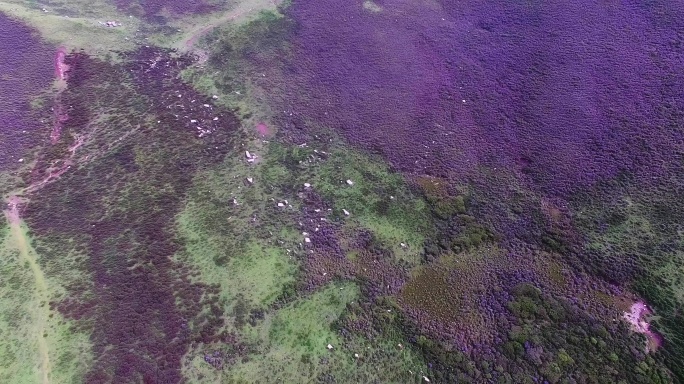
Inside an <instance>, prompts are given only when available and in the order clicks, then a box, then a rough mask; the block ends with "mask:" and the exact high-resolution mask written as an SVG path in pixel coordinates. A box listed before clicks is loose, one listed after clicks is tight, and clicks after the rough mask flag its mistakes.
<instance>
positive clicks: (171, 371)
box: [26, 48, 239, 383]
mask: <svg viewBox="0 0 684 384" xmlns="http://www.w3.org/2000/svg"><path fill="white" fill-rule="evenodd" d="M123 59H124V60H123V61H122V64H116V65H115V64H109V63H107V62H103V61H99V60H97V59H94V58H90V57H88V56H87V55H86V54H83V53H72V54H70V55H68V56H67V58H66V63H67V64H68V65H69V66H70V69H69V72H68V88H67V89H66V90H65V91H64V93H63V94H62V97H63V101H64V102H65V103H66V105H69V108H68V111H67V112H68V114H69V119H68V120H66V121H65V123H64V127H63V132H62V137H61V139H60V142H58V143H57V144H55V145H54V146H53V148H56V149H54V150H52V151H46V152H45V153H44V154H43V157H42V158H41V159H40V162H39V166H38V167H37V171H36V172H40V171H41V169H44V168H45V167H41V164H46V163H47V164H52V163H54V162H55V161H57V159H55V158H54V157H55V156H59V155H63V154H64V152H65V150H62V151H60V150H59V149H58V148H60V147H62V148H64V147H66V146H69V145H70V142H73V141H74V140H75V138H77V137H81V138H84V140H83V141H84V144H83V145H82V147H80V148H79V149H78V151H77V153H78V152H80V153H81V157H78V156H77V157H75V158H72V161H75V162H77V164H73V165H72V168H71V169H70V171H69V172H66V173H64V174H63V175H62V177H61V178H60V179H59V180H58V181H56V182H53V183H50V184H46V186H45V187H44V188H43V189H40V190H39V191H38V192H36V193H35V194H34V195H33V196H32V203H31V204H30V205H29V206H28V208H27V210H26V221H27V223H28V224H29V226H30V228H31V229H32V230H33V231H34V234H35V235H37V238H38V239H39V241H38V243H37V251H38V252H39V254H41V256H42V257H43V260H42V263H43V264H44V265H48V266H50V265H53V266H54V267H52V269H48V271H49V272H48V273H49V274H56V275H59V274H60V273H61V271H60V269H59V268H60V267H59V266H61V268H65V266H69V263H70V262H69V259H70V258H72V257H73V255H74V254H79V255H82V258H79V257H78V256H77V257H76V260H75V261H73V262H72V264H71V265H72V267H76V268H78V269H80V270H81V271H82V275H81V276H82V278H81V280H78V281H73V282H71V283H70V284H69V286H68V289H69V295H68V296H67V297H65V298H64V299H63V300H60V301H58V302H53V303H51V306H52V307H53V308H56V309H58V310H59V311H60V312H62V313H64V315H66V316H67V317H69V318H73V319H75V320H77V324H79V326H80V327H83V329H86V330H88V331H90V332H91V334H92V342H93V345H94V347H93V353H94V355H95V356H96V362H95V364H94V366H93V367H92V368H91V370H90V372H89V374H88V376H87V378H86V381H87V382H88V383H107V382H117V383H134V382H135V383H139V382H148V383H175V382H179V381H180V380H181V373H180V361H181V358H182V357H183V355H184V354H185V353H186V352H187V351H188V348H189V346H190V345H192V344H193V343H196V342H204V343H209V342H211V341H215V340H223V336H221V335H219V334H218V330H219V328H220V327H221V325H222V324H223V320H222V319H221V317H220V315H221V313H222V311H221V310H220V309H219V307H218V304H217V301H216V299H217V298H216V288H215V287H210V286H206V285H202V284H198V283H192V282H191V281H190V276H189V272H190V271H189V269H188V268H187V267H185V266H183V265H180V264H178V263H175V262H173V261H172V260H171V257H172V256H173V255H174V253H175V252H177V251H178V250H179V249H181V247H182V243H181V242H180V241H178V240H176V239H174V235H173V226H174V223H175V221H174V220H175V214H176V213H177V211H178V210H179V209H180V203H181V202H182V200H183V198H184V194H185V192H186V190H187V188H189V186H190V185H191V182H192V177H193V174H194V172H195V171H198V170H200V169H202V168H203V167H207V166H210V165H211V164H215V163H216V162H217V161H219V160H221V159H222V158H223V156H224V155H225V153H226V151H228V150H229V149H230V148H232V147H233V145H232V141H231V139H229V138H230V137H233V136H234V133H235V130H236V128H237V127H238V124H239V123H238V121H237V120H236V119H235V118H234V117H233V116H232V115H231V114H230V113H226V112H221V111H215V110H214V109H213V108H211V107H209V106H204V105H203V104H207V105H209V103H211V98H209V97H206V96H202V95H199V94H197V93H196V92H194V91H193V90H192V89H191V88H190V87H188V86H187V85H184V84H183V83H180V82H177V81H176V76H177V74H178V71H179V70H180V69H182V68H183V67H184V66H186V65H187V63H188V62H189V61H188V60H187V58H182V57H181V58H174V57H172V56H171V53H170V52H166V51H163V50H159V49H154V48H149V49H145V48H141V49H140V50H139V51H137V52H135V53H133V54H127V55H124V56H123ZM213 117H219V119H217V120H213ZM191 119H192V120H196V121H199V124H202V125H203V126H204V128H205V129H209V128H212V129H214V130H213V131H212V132H211V133H210V134H209V135H200V132H198V131H199V130H198V129H197V124H195V123H192V122H191ZM95 121H99V122H100V124H102V125H96V124H94V122H95ZM103 127H106V129H102V128H103ZM33 177H36V175H35V173H34V176H33ZM52 257H60V258H61V260H60V261H59V262H58V263H56V262H55V261H54V260H50V258H52Z"/></svg>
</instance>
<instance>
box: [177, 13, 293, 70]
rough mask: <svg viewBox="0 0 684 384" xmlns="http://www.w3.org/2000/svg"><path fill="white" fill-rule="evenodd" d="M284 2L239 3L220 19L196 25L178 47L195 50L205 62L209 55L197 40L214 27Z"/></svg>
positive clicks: (189, 50) (200, 59)
mask: <svg viewBox="0 0 684 384" xmlns="http://www.w3.org/2000/svg"><path fill="white" fill-rule="evenodd" d="M281 3H282V0H252V1H243V2H241V3H239V4H238V6H237V7H236V8H235V9H233V10H232V11H230V12H228V13H226V14H225V15H223V16H221V17H219V18H218V19H215V20H213V21H211V22H209V23H207V24H203V25H200V26H197V27H195V28H194V29H193V30H191V31H190V33H189V34H188V35H187V37H186V38H184V39H183V40H181V42H180V43H179V46H178V48H179V49H180V50H181V52H191V51H193V52H195V54H197V56H199V63H200V64H202V63H204V62H205V61H206V60H207V58H208V55H207V53H206V52H204V50H202V49H199V48H197V47H196V46H195V45H196V43H197V41H198V40H199V39H200V38H201V37H202V36H204V35H206V34H207V33H209V32H210V31H211V30H212V29H214V28H216V27H218V26H220V25H222V24H224V23H227V22H230V21H234V20H236V19H238V18H241V17H243V16H246V15H247V14H250V13H253V12H255V11H260V10H264V9H269V8H274V9H275V8H277V7H278V5H280V4H281Z"/></svg>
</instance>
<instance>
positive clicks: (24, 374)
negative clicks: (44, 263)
mask: <svg viewBox="0 0 684 384" xmlns="http://www.w3.org/2000/svg"><path fill="white" fill-rule="evenodd" d="M0 235H1V236H2V244H1V245H0V276H1V277H0V308H2V311H0V313H2V316H0V338H1V339H2V340H3V342H2V343H0V381H2V382H5V383H18V384H21V383H46V382H49V383H76V382H82V381H83V376H84V374H85V372H86V371H87V369H88V367H89V365H90V364H91V363H92V356H91V353H90V347H91V346H90V341H89V340H88V335H87V334H85V333H81V332H78V331H77V330H76V329H75V328H74V324H72V322H70V321H68V320H66V319H64V318H63V317H62V316H61V315H60V314H59V313H58V312H57V311H55V310H53V309H52V308H51V306H50V304H49V301H50V300H52V299H53V298H54V297H55V296H56V295H54V296H53V293H58V292H61V291H63V288H62V287H60V286H59V285H58V284H57V282H55V280H54V279H50V278H46V277H45V276H44V275H43V274H42V272H41V271H40V269H39V268H40V266H39V265H38V264H37V261H36V260H35V256H36V254H35V251H34V250H33V248H32V247H31V245H30V239H29V238H28V234H27V233H26V230H25V227H17V228H14V229H11V228H10V227H9V226H7V225H5V226H3V227H2V228H1V229H0ZM19 236H21V237H23V239H22V238H18V237H19Z"/></svg>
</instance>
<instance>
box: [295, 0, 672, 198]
mask: <svg viewBox="0 0 684 384" xmlns="http://www.w3.org/2000/svg"><path fill="white" fill-rule="evenodd" d="M378 5H380V6H381V7H382V10H381V11H380V12H370V11H368V10H367V9H365V8H364V7H362V6H361V4H359V3H358V2H335V1H330V2H325V3H323V4H321V3H320V2H315V3H314V2H306V1H300V2H294V3H293V5H292V7H290V8H289V9H288V13H289V15H290V16H291V17H292V18H293V19H294V20H295V21H296V22H297V23H298V28H297V34H296V38H295V44H296V47H297V53H298V55H300V59H299V60H298V61H297V64H298V65H297V66H296V67H293V68H292V70H293V71H294V72H295V73H296V75H297V76H298V79H301V80H302V81H303V83H298V84H297V86H298V87H300V86H303V87H304V90H305V91H306V93H304V94H303V95H302V96H298V95H296V94H290V95H288V96H289V97H291V99H289V101H290V103H291V107H292V109H293V111H294V112H299V113H301V114H302V115H304V116H307V117H312V116H315V117H316V118H317V120H318V121H319V122H321V123H325V124H326V125H329V126H331V127H334V128H336V129H337V130H339V131H340V132H343V133H344V134H345V135H346V136H347V137H348V138H349V139H350V140H352V141H353V142H356V143H359V144H362V145H364V146H365V147H367V148H370V149H375V150H378V151H380V152H383V153H384V154H385V155H386V156H387V158H388V159H389V160H390V161H391V162H392V164H393V165H394V166H395V167H396V168H397V169H400V170H402V171H405V172H411V173H413V172H415V173H421V174H432V175H435V176H443V177H452V178H463V177H477V172H479V171H480V170H481V167H483V166H486V167H488V168H493V167H506V168H507V169H510V170H511V171H512V172H515V173H516V174H518V175H519V177H525V176H524V175H527V177H529V180H531V181H533V182H534V183H535V185H538V186H539V187H540V188H542V189H543V190H544V191H546V192H547V193H550V194H552V195H561V196H567V194H568V193H570V192H571V191H573V189H576V188H577V187H581V186H586V185H591V184H592V183H594V182H596V181H597V180H601V179H605V178H610V177H613V176H615V175H616V173H617V172H618V171H620V170H624V171H627V172H635V173H638V175H639V176H640V177H644V178H647V181H649V182H650V181H651V177H652V176H654V177H664V176H665V175H667V174H668V171H673V169H672V167H676V166H677V164H676V163H677V161H678V160H681V158H680V156H681V153H682V149H683V148H682V145H684V142H683V141H682V140H684V137H683V133H682V130H681V129H678V126H677V125H676V123H677V122H680V121H681V111H682V108H684V105H682V103H683V99H684V89H683V88H682V87H683V85H682V84H683V83H684V81H682V80H684V79H683V78H682V73H683V72H684V71H682V66H684V64H682V61H681V59H682V56H681V55H682V48H681V46H680V44H681V39H682V36H681V35H678V34H677V32H676V30H677V29H679V30H681V29H682V25H681V21H679V20H681V17H679V16H681V14H682V13H683V12H684V10H681V9H677V8H676V7H675V6H673V5H672V6H669V7H666V6H665V5H660V4H658V3H657V2H656V3H649V4H648V5H640V2H627V3H619V4H618V3H600V4H597V3H593V2H579V3H578V2H575V3H572V4H568V3H543V4H542V3H534V2H532V3H516V4H511V3H509V2H493V3H492V2H468V3H453V2H445V3H440V4H433V5H427V4H422V5H421V4H415V3H413V2H408V1H401V0H399V1H383V2H380V3H378ZM323 9H324V10H325V12H322V11H321V10H323ZM678 23H679V24H678ZM293 83H294V82H293ZM298 89H299V88H298ZM299 90H300V91H301V89H299ZM464 100H465V102H464ZM654 132H657V134H655V135H654ZM663 164H664V165H665V167H663V166H662V165H663ZM675 169H678V168H675ZM646 175H648V176H646Z"/></svg>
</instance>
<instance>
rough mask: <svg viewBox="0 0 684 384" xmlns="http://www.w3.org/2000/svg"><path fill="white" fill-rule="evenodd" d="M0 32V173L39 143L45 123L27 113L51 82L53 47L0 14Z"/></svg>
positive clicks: (18, 23) (26, 28) (15, 163)
mask: <svg viewBox="0 0 684 384" xmlns="http://www.w3.org/2000/svg"><path fill="white" fill-rule="evenodd" d="M0 30H1V31H2V34H0V89H2V92H0V121H1V122H2V124H1V125H0V153H2V154H3V156H0V170H5V169H7V167H10V166H16V165H17V164H19V163H18V161H19V159H20V158H21V156H20V155H21V154H23V153H24V152H25V151H26V150H28V149H29V148H30V147H31V146H34V145H35V144H36V143H38V142H39V141H40V138H39V136H40V133H38V134H36V131H38V130H40V129H42V128H44V125H45V124H42V123H40V122H39V121H37V120H38V119H36V118H35V116H34V114H32V113H31V112H30V106H29V102H30V99H31V97H35V96H36V92H39V90H41V89H43V88H45V87H47V86H48V85H49V84H50V82H51V81H52V79H53V66H52V55H53V54H54V48H53V47H51V46H49V45H48V44H45V43H44V42H42V41H41V40H40V39H39V38H38V37H37V36H35V32H34V31H32V30H31V29H30V28H28V27H26V26H25V25H23V24H21V23H20V22H18V21H15V20H12V19H10V18H8V17H7V16H5V15H3V14H1V13H0ZM17 131H20V132H21V131H26V132H25V134H23V135H17V134H16V132H17ZM37 136H38V137H37Z"/></svg>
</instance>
